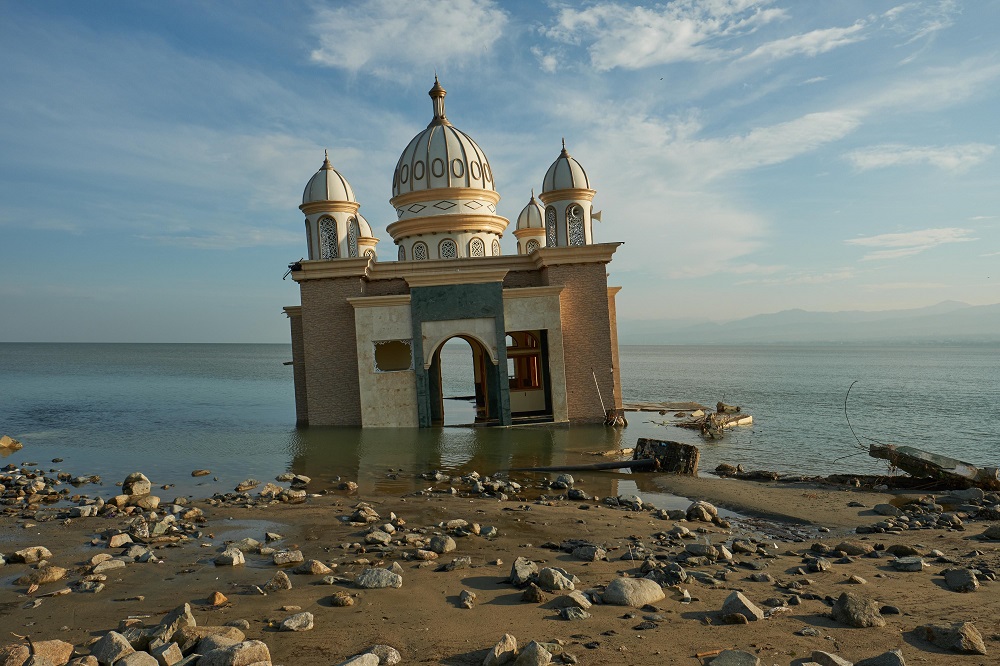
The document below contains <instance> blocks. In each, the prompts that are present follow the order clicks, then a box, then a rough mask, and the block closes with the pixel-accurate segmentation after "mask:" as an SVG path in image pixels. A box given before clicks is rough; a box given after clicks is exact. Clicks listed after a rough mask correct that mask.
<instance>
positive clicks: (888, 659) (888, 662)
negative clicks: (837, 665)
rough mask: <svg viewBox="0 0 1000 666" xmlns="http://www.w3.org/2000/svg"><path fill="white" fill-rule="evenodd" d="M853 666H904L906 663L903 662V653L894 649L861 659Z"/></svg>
mask: <svg viewBox="0 0 1000 666" xmlns="http://www.w3.org/2000/svg"><path fill="white" fill-rule="evenodd" d="M854 666H906V662H905V661H903V651H902V650H900V649H895V650H889V651H888V652H883V653H882V654H880V655H878V656H877V657H871V658H870V659H862V660H861V661H858V662H855V663H854Z"/></svg>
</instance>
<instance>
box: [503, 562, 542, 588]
mask: <svg viewBox="0 0 1000 666" xmlns="http://www.w3.org/2000/svg"><path fill="white" fill-rule="evenodd" d="M536 574H538V565H537V564H535V563H534V562H532V561H531V560H529V559H528V558H526V557H519V558H517V559H516V560H514V564H512V565H511V567H510V579H509V580H510V582H511V583H513V584H514V585H516V586H518V587H522V586H524V585H527V584H528V582H529V581H531V580H532V579H533V578H534V577H535V575H536Z"/></svg>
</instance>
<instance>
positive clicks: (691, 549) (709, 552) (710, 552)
mask: <svg viewBox="0 0 1000 666" xmlns="http://www.w3.org/2000/svg"><path fill="white" fill-rule="evenodd" d="M684 552H686V553H688V554H690V555H694V556H695V557H707V558H708V559H710V560H716V559H718V557H719V550H718V548H716V547H715V546H713V545H712V544H709V543H689V544H687V545H686V546H684Z"/></svg>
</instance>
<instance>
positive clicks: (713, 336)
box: [618, 301, 1000, 345]
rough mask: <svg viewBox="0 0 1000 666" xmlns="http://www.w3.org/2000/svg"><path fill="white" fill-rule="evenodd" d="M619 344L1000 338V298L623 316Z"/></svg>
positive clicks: (977, 340) (620, 324)
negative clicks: (874, 307)
mask: <svg viewBox="0 0 1000 666" xmlns="http://www.w3.org/2000/svg"><path fill="white" fill-rule="evenodd" d="M618 328H619V340H620V342H621V344H626V345H627V344H640V345H657V344H659V345H662V344H755V343H756V344H760V343H764V344H766V343H778V342H791V343H806V342H1000V303H996V304H993V305H968V304H967V303H960V302H958V301H944V302H941V303H938V304H936V305H931V306H929V307H925V308H916V309H911V310H882V311H879V312H862V311H860V310H849V311H844V312H809V311H806V310H798V309H796V310H783V311H781V312H775V313H772V314H762V315H755V316H753V317H747V318H746V319H739V320H736V321H731V322H726V323H716V322H692V321H691V320H687V321H678V320H673V321H671V320H660V321H620V322H619V324H618Z"/></svg>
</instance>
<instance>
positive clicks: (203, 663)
mask: <svg viewBox="0 0 1000 666" xmlns="http://www.w3.org/2000/svg"><path fill="white" fill-rule="evenodd" d="M263 663H268V664H269V663H271V653H270V651H269V650H268V649H267V645H265V644H264V643H263V642H261V641H242V642H240V643H237V644H236V645H230V646H229V647H227V648H221V649H218V650H212V651H211V652H206V653H205V654H203V655H202V656H201V658H200V659H198V666H236V665H237V664H247V665H249V664H263Z"/></svg>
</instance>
